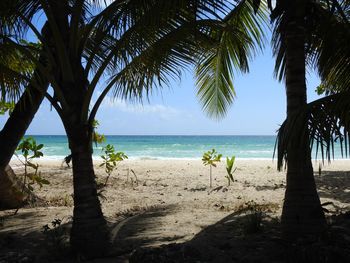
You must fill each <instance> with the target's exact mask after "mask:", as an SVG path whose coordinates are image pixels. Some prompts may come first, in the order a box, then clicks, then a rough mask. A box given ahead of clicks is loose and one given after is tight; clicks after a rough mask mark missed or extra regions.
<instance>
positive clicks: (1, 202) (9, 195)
mask: <svg viewBox="0 0 350 263" xmlns="http://www.w3.org/2000/svg"><path fill="white" fill-rule="evenodd" d="M35 200H37V197H36V196H35V195H34V194H33V193H32V192H31V191H30V190H29V189H28V188H26V187H23V183H22V182H21V181H20V180H19V179H18V177H17V176H16V174H15V173H14V171H13V170H12V168H11V167H10V166H9V165H7V166H6V167H5V169H0V209H16V208H20V207H22V206H23V205H24V204H27V203H30V202H34V201H35Z"/></svg>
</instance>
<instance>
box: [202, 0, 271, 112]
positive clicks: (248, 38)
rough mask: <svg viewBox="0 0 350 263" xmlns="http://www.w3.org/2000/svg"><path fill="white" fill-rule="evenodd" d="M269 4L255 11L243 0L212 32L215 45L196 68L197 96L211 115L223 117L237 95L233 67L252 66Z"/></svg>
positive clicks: (259, 46) (260, 43)
mask: <svg viewBox="0 0 350 263" xmlns="http://www.w3.org/2000/svg"><path fill="white" fill-rule="evenodd" d="M266 18H267V16H266V7H264V6H261V8H260V9H258V10H257V12H256V13H255V12H254V8H253V5H252V3H251V2H250V1H242V2H241V3H239V4H238V5H237V6H236V7H235V8H234V10H233V11H232V12H231V13H230V14H229V15H228V16H227V17H226V19H225V20H224V21H225V22H226V23H227V24H226V27H224V28H222V29H221V30H219V31H216V30H213V31H212V32H211V34H212V37H213V38H214V39H215V41H213V43H214V45H213V46H212V48H210V49H208V50H206V51H205V52H203V54H202V57H201V59H200V60H199V61H198V64H197V68H196V76H197V88H198V90H197V96H198V98H199V101H200V103H201V104H202V108H203V110H204V111H205V112H206V113H207V114H208V116H209V117H213V118H217V119H219V118H222V117H223V116H225V114H226V113H227V110H228V107H229V105H231V104H232V102H233V100H234V97H235V95H236V94H235V90H234V85H233V72H234V69H236V70H240V71H242V72H247V71H248V70H249V66H248V62H249V60H250V58H251V57H252V56H253V55H254V54H255V52H256V51H257V50H258V49H259V48H261V47H262V43H263V40H264V33H263V26H262V25H264V23H265V22H266Z"/></svg>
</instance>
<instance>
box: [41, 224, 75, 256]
mask: <svg viewBox="0 0 350 263" xmlns="http://www.w3.org/2000/svg"><path fill="white" fill-rule="evenodd" d="M42 233H43V234H44V236H45V241H46V242H45V245H46V249H47V252H48V253H49V254H50V257H51V258H52V259H61V258H64V257H65V256H66V255H67V254H68V253H69V241H68V234H67V231H66V229H65V228H64V227H63V225H62V219H59V218H55V219H54V220H52V222H51V223H50V224H46V225H44V226H43V230H42Z"/></svg>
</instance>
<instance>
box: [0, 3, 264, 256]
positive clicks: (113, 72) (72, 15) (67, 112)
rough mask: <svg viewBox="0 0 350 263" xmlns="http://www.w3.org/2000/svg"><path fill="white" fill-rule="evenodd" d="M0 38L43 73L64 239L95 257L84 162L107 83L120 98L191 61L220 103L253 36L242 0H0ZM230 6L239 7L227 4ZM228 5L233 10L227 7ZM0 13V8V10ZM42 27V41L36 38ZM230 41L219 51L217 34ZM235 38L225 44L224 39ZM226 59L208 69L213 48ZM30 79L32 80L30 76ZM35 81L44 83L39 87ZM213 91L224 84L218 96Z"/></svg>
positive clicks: (101, 229)
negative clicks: (65, 189) (57, 149)
mask: <svg viewBox="0 0 350 263" xmlns="http://www.w3.org/2000/svg"><path fill="white" fill-rule="evenodd" d="M0 7H1V8H0V10H6V11H4V12H3V14H1V12H0V14H1V15H2V17H5V18H6V19H9V21H11V25H10V26H9V25H8V24H1V28H0V35H1V39H2V40H3V41H4V42H5V43H8V44H10V45H13V46H14V47H16V48H18V49H20V50H21V52H23V53H24V54H26V56H27V58H28V59H30V60H32V61H33V62H34V63H35V65H36V69H37V70H39V72H40V73H41V74H43V75H44V76H45V78H46V79H47V80H48V81H49V82H50V84H51V87H52V90H53V95H52V93H49V92H46V93H45V97H46V98H47V99H48V100H49V101H50V102H51V104H52V106H53V107H54V108H55V109H56V111H57V113H58V114H59V116H60V118H61V120H62V122H63V125H64V127H65V130H66V133H67V137H68V142H69V148H70V150H71V153H72V162H73V184H74V211H73V225H72V230H71V245H72V247H73V249H74V251H75V252H76V253H78V254H81V255H83V256H84V257H96V256H99V255H101V254H104V252H105V251H106V249H108V233H107V228H106V221H105V219H104V217H103V214H102V210H101V206H100V202H99V199H98V196H97V190H96V182H95V176H94V170H93V164H92V147H91V133H92V124H93V121H94V118H95V115H96V113H97V111H98V108H99V106H100V105H101V103H102V101H103V99H104V97H105V96H106V95H107V94H108V92H110V91H113V94H114V95H115V96H120V97H122V98H129V99H142V97H143V96H147V95H148V94H149V93H150V92H151V90H152V88H154V87H155V86H159V87H161V86H164V85H166V84H167V83H168V80H169V77H178V76H179V73H180V72H181V69H182V68H183V67H186V65H189V64H191V63H192V64H196V63H198V62H199V61H206V62H208V61H213V62H212V63H207V67H206V69H203V68H202V70H200V75H199V76H200V80H203V81H199V84H200V85H209V84H210V83H208V82H207V81H206V80H205V78H206V77H205V76H206V74H210V73H211V72H212V70H214V69H215V70H216V71H217V72H218V70H220V71H221V74H218V73H216V74H215V75H214V77H216V78H217V83H218V84H223V83H225V84H228V85H225V87H226V89H227V90H228V91H224V92H223V87H219V88H218V87H217V86H216V85H214V88H215V92H214V94H216V95H214V96H211V98H212V99H211V100H212V103H215V104H216V105H225V104H227V103H228V102H230V101H231V100H232V97H233V95H234V91H233V86H232V82H231V73H232V72H231V71H232V67H233V66H237V67H240V68H242V69H243V70H244V69H246V66H245V64H244V62H245V61H247V60H248V57H249V52H250V51H251V50H252V47H254V45H253V43H254V42H255V41H258V42H259V41H260V38H261V28H260V27H259V19H261V17H260V18H259V16H254V14H253V11H252V8H251V5H250V2H249V1H239V3H237V5H232V4H231V2H230V1H224V0H205V1H203V0H202V1H199V0H198V1H196V0H191V1H190V0H187V1H185V0H176V1H168V0H149V1H140V0H128V1H113V2H111V3H110V4H109V5H105V4H104V1H97V0H90V1H87V0H85V1H84V0H75V1H68V0H66V1H62V0H59V1H58V0H30V1H16V0H11V1H10V0H6V1H2V2H1V4H0ZM235 7H239V8H238V9H235ZM232 10H236V11H232ZM39 14H40V15H42V17H45V19H46V20H47V22H46V23H47V25H48V26H47V28H46V29H45V30H44V31H43V30H41V27H40V25H36V24H33V20H34V19H35V17H36V16H37V15H39ZM0 19H1V18H0ZM28 29H29V30H30V31H31V32H32V33H33V34H35V35H36V36H37V38H38V39H39V40H40V41H41V43H42V46H43V50H44V51H45V58H46V65H43V63H42V62H41V61H39V60H38V59H37V58H35V56H33V55H32V53H31V52H30V50H31V49H29V48H28V46H26V45H23V44H21V43H19V41H18V39H19V38H25V37H26V33H27V31H28ZM44 33H45V34H48V35H49V38H48V39H52V41H46V40H45V38H44V37H43V35H44ZM223 39H226V40H225V41H229V42H230V43H231V45H232V48H230V49H229V50H227V51H225V50H224V48H223V46H222V44H220V41H222V40H223ZM234 47H235V48H234ZM218 51H219V52H218ZM225 52H226V54H229V56H228V55H226V56H225V57H223V58H225V59H232V61H229V60H226V61H225V62H224V63H222V64H221V67H220V68H218V69H216V68H215V63H218V61H220V59H219V60H215V59H214V58H215V57H216V56H218V55H222V54H225ZM103 75H105V76H107V77H108V79H107V81H106V86H105V87H104V88H103V89H102V92H101V94H100V95H99V97H98V99H97V101H96V102H95V103H94V104H92V101H91V99H92V96H93V94H94V91H95V90H96V89H97V84H98V83H99V81H100V79H101V77H102V76H103ZM32 84H34V85H35V84H36V83H32ZM36 88H37V89H38V90H40V91H41V92H43V93H44V91H43V89H42V88H41V87H39V85H36ZM222 94H229V96H228V97H225V96H222Z"/></svg>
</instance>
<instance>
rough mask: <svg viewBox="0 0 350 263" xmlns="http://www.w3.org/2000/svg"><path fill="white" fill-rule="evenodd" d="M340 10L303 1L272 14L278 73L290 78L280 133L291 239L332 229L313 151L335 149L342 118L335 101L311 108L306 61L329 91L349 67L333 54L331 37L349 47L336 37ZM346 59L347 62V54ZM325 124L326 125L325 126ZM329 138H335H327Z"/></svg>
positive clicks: (280, 162)
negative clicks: (334, 111) (317, 181)
mask: <svg viewBox="0 0 350 263" xmlns="http://www.w3.org/2000/svg"><path fill="white" fill-rule="evenodd" d="M331 2H332V3H331ZM334 10H340V11H341V8H340V5H339V3H338V2H337V1H318V2H314V1H308V0H298V1H293V3H290V2H288V3H287V1H281V0H280V1H277V5H276V8H275V10H274V11H273V13H272V18H273V19H275V21H276V23H275V25H276V27H275V32H274V39H273V40H274V50H275V54H276V58H277V59H276V61H277V63H276V72H279V73H280V79H281V78H283V77H285V81H286V94H287V119H286V121H285V122H284V123H283V125H282V126H281V128H280V129H279V132H278V168H279V169H281V168H282V166H283V161H286V163H287V189H286V193H285V201H284V206H283V211H282V226H283V231H284V234H285V236H286V237H287V238H290V239H292V240H295V239H296V238H300V237H303V236H315V237H319V236H320V235H321V234H322V232H323V231H324V230H325V227H326V221H325V217H324V214H323V210H322V207H321V204H320V199H319V197H318V194H317V191H316V185H315V181H314V177H313V168H312V163H311V147H312V145H313V141H314V140H315V141H316V144H317V145H318V146H319V145H320V146H321V148H322V158H324V154H323V152H324V151H323V146H324V142H326V143H327V148H328V149H329V148H331V145H332V144H331V139H330V137H332V136H333V135H334V134H335V135H337V134H338V135H339V132H338V131H339V130H338V127H339V125H338V124H339V122H338V120H339V119H338V118H337V117H336V118H334V114H333V115H331V114H330V111H329V110H328V111H327V109H326V108H324V106H325V105H328V106H329V105H330V104H331V103H329V102H332V100H333V99H334V98H330V100H329V101H328V99H321V100H320V101H319V102H313V103H310V104H309V105H307V100H306V84H305V66H306V62H307V63H308V64H309V65H314V66H315V67H316V68H317V69H318V70H319V72H320V75H321V77H322V78H323V79H324V80H325V81H324V82H323V86H328V85H329V83H333V84H334V81H331V82H329V80H331V79H332V78H331V76H337V75H338V74H337V73H335V69H336V67H334V65H335V64H336V65H338V68H339V67H341V65H345V63H344V62H343V61H341V59H340V57H339V56H334V52H333V50H334V46H332V47H331V48H332V52H329V51H330V49H329V48H330V46H329V44H330V41H331V38H333V39H332V42H334V41H337V40H339V41H340V43H343V47H342V49H344V48H345V47H346V45H344V42H342V37H339V35H338V36H336V35H337V33H335V34H334V33H331V32H337V31H338V29H340V27H339V26H341V25H340V24H338V25H337V26H335V25H334V21H335V20H337V19H336V17H337V16H338V17H339V13H338V14H336V13H335V12H334ZM329 29H331V30H329ZM324 45H326V46H327V47H328V50H327V49H326V48H325V47H324ZM340 45H341V44H340ZM340 52H341V51H340ZM336 53H337V52H336ZM337 54H340V53H337ZM342 55H343V56H342V57H343V58H344V57H346V56H344V53H343V54H342ZM330 61H331V63H330ZM332 63H333V64H332ZM338 72H339V71H338ZM330 73H332V75H331V74H330ZM334 73H335V74H334ZM338 76H339V75H338ZM327 80H328V81H327ZM325 101H328V104H327V103H324V102H325ZM316 105H319V106H320V105H321V107H317V106H316ZM310 109H311V110H310ZM333 109H334V108H333ZM338 112H339V111H338ZM337 116H338V117H339V115H337ZM320 120H324V121H323V123H322V125H320ZM342 120H345V119H344V118H343V119H342ZM337 123H338V124H337ZM341 123H344V122H341ZM347 127H349V126H347ZM330 131H331V132H330ZM325 134H327V135H328V136H329V137H328V138H326V137H325ZM330 134H332V135H330ZM337 137H339V136H337ZM322 138H326V139H325V140H323V139H322ZM333 139H334V138H333ZM328 153H329V152H328ZM329 156H330V155H329V154H328V158H329Z"/></svg>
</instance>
